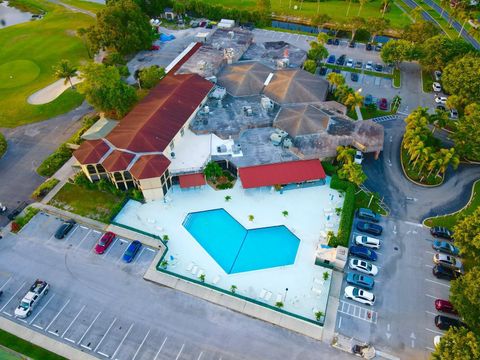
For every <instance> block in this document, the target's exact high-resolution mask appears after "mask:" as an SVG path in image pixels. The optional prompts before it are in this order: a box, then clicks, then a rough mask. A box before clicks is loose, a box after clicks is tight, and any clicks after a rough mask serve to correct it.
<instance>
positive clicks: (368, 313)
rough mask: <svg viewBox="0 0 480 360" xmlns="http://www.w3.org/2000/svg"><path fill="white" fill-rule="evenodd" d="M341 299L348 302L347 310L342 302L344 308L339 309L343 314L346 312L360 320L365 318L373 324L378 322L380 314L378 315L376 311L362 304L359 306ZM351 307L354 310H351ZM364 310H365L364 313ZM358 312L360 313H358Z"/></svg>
mask: <svg viewBox="0 0 480 360" xmlns="http://www.w3.org/2000/svg"><path fill="white" fill-rule="evenodd" d="M340 301H341V302H343V303H344V304H345V303H346V304H348V306H347V310H346V311H345V310H344V304H342V308H341V309H339V310H337V312H339V313H341V314H346V315H349V316H352V317H354V318H357V319H360V320H363V321H366V322H369V323H372V324H376V323H377V318H378V315H377V312H376V311H374V310H370V309H367V308H364V307H361V306H358V305H354V304H350V303H349V302H346V301H344V300H340ZM351 308H352V311H350V309H351ZM362 311H363V313H362ZM357 312H358V315H357Z"/></svg>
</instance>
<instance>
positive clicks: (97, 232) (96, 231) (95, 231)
mask: <svg viewBox="0 0 480 360" xmlns="http://www.w3.org/2000/svg"><path fill="white" fill-rule="evenodd" d="M92 231H93V232H94V233H95V234H101V233H102V232H101V231H98V230H92Z"/></svg>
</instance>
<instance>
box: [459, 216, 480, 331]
mask: <svg viewBox="0 0 480 360" xmlns="http://www.w3.org/2000/svg"><path fill="white" fill-rule="evenodd" d="M454 233H455V236H454V238H455V245H456V246H458V248H459V249H460V252H461V253H462V254H463V255H464V256H466V257H468V258H470V259H472V260H473V263H475V264H478V263H479V260H480V208H477V209H476V210H475V211H474V212H473V213H472V214H471V215H469V216H466V217H465V218H463V219H462V220H460V221H459V222H457V224H456V225H455V227H454ZM479 271H480V270H479ZM479 285H480V283H479ZM479 301H480V297H479ZM479 311H480V307H479ZM478 321H479V322H480V317H479V318H478Z"/></svg>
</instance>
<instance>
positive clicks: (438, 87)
mask: <svg viewBox="0 0 480 360" xmlns="http://www.w3.org/2000/svg"><path fill="white" fill-rule="evenodd" d="M432 88H433V91H435V92H440V91H442V85H440V83H438V82H434V83H433V84H432Z"/></svg>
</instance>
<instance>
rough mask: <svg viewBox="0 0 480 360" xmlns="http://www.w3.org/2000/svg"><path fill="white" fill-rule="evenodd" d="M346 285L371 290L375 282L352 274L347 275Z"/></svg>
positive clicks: (370, 278)
mask: <svg viewBox="0 0 480 360" xmlns="http://www.w3.org/2000/svg"><path fill="white" fill-rule="evenodd" d="M346 280H347V284H351V285H354V286H359V287H361V288H364V289H367V290H372V289H373V286H374V285H375V280H373V278H372V277H370V276H367V275H362V274H357V273H354V272H349V273H347V279H346Z"/></svg>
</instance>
